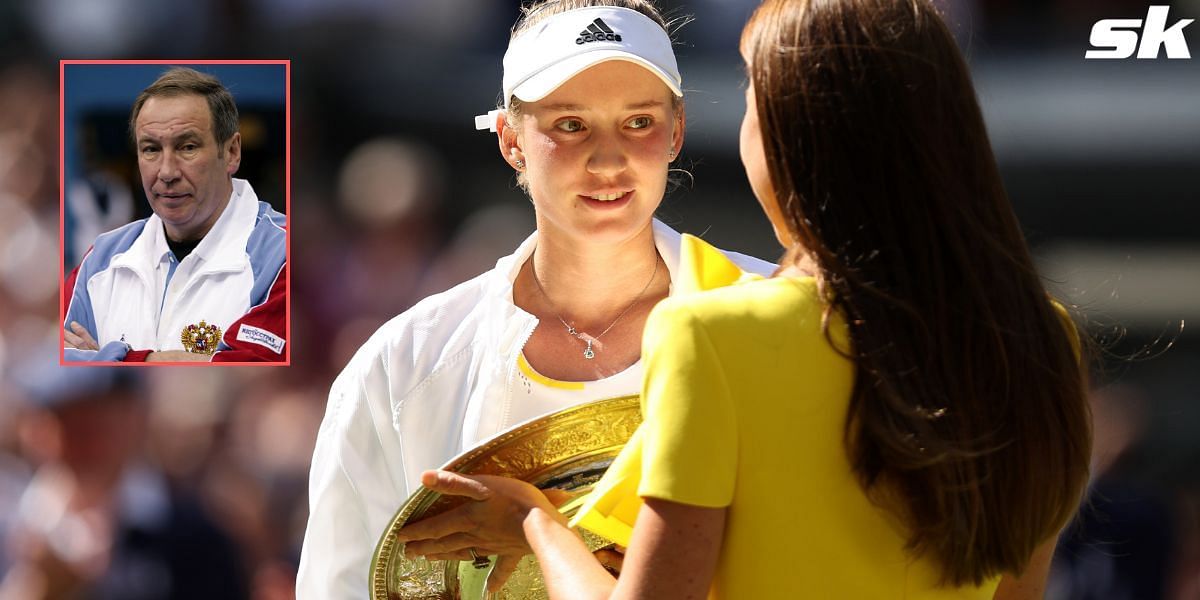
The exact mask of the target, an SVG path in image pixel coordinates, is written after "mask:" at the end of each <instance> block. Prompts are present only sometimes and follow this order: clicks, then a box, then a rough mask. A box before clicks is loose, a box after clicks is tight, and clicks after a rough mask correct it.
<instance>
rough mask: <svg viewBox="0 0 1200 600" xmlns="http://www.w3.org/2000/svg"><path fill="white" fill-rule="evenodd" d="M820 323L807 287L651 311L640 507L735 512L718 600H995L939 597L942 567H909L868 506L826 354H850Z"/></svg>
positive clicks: (985, 590)
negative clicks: (659, 503)
mask: <svg viewBox="0 0 1200 600" xmlns="http://www.w3.org/2000/svg"><path fill="white" fill-rule="evenodd" d="M823 310H824V306H823V304H822V303H821V302H820V300H819V296H818V292H817V285H816V281H815V280H814V279H813V278H811V277H806V278H790V277H778V278H773V279H767V280H759V281H752V282H748V283H743V284H740V285H735V286H731V287H726V288H720V289H716V290H710V291H707V292H703V293H699V294H693V295H687V296H681V297H677V298H671V299H669V300H667V301H665V302H663V303H662V304H661V305H660V306H659V307H658V308H656V309H655V311H654V313H653V314H652V316H651V318H650V321H649V322H648V323H647V328H646V337H645V341H644V345H645V349H644V353H645V354H644V356H645V360H646V361H647V372H648V373H650V374H652V377H651V379H649V380H648V381H647V382H646V384H645V389H644V398H643V401H644V403H645V406H644V410H645V412H646V424H645V425H644V426H643V431H642V433H641V436H642V439H641V440H640V443H641V444H642V448H641V450H642V460H641V461H640V466H641V469H642V470H643V471H642V473H640V483H639V484H638V487H637V493H638V495H640V496H643V497H651V498H660V499H665V500H672V501H676V502H682V503H686V504H692V505H699V506H713V507H719V506H728V507H729V512H728V521H727V527H726V530H725V540H724V543H723V547H722V549H721V555H720V559H719V561H718V567H717V573H716V577H715V578H714V580H713V588H712V589H713V595H714V596H715V597H720V598H796V597H811V598H833V597H837V598H972V597H978V598H991V597H992V594H993V592H994V590H995V587H996V581H997V580H996V579H991V580H988V581H986V582H985V583H984V585H983V586H982V587H980V588H943V587H939V586H938V581H939V578H940V571H939V567H938V566H937V564H936V563H934V562H933V561H932V560H930V559H928V558H925V559H919V558H913V557H912V556H911V554H910V553H909V552H907V551H906V550H905V544H906V540H907V536H908V534H907V532H905V531H903V530H902V529H901V526H900V525H898V524H897V523H896V519H895V518H894V516H893V515H892V514H891V513H889V512H887V511H885V510H883V509H881V508H880V507H878V506H876V505H874V504H872V503H871V501H870V500H869V499H868V498H867V496H866V494H865V493H864V492H863V489H862V486H861V484H860V483H859V481H858V479H857V478H856V477H855V475H854V473H853V472H852V470H851V468H850V463H849V460H848V458H847V455H846V445H845V439H844V435H843V433H844V431H845V428H844V426H845V419H846V411H847V406H848V404H849V400H850V396H851V393H852V390H853V386H854V366H853V363H852V362H851V361H849V360H848V359H846V358H845V357H844V356H843V355H842V354H840V353H839V352H838V351H837V350H836V349H835V348H834V346H833V345H832V344H831V342H830V341H829V339H832V340H834V343H836V344H838V345H839V346H841V345H843V344H845V343H846V336H845V326H844V323H842V322H841V320H840V319H836V318H835V319H833V320H832V322H831V323H830V324H829V327H828V329H829V332H830V336H829V338H828V339H827V337H826V335H825V333H824V332H823V329H822V314H823ZM636 468H637V467H634V469H635V470H636ZM632 475H633V476H634V477H637V476H638V474H636V473H634V474H632ZM617 477H619V476H617ZM600 504H603V501H602V500H601V501H600Z"/></svg>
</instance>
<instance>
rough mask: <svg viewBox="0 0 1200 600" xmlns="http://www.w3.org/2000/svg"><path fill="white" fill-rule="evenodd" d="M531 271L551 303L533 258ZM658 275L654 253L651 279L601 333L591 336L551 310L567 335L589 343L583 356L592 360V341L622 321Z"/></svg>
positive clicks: (547, 301)
mask: <svg viewBox="0 0 1200 600" xmlns="http://www.w3.org/2000/svg"><path fill="white" fill-rule="evenodd" d="M529 273H530V274H531V275H533V283H534V284H535V285H537V288H538V291H539V292H541V293H542V297H543V298H545V299H546V303H547V304H549V303H550V296H548V295H547V294H546V289H545V288H543V287H542V282H541V281H538V276H537V269H535V268H534V266H533V261H532V260H530V261H529ZM657 276H658V255H657V254H655V255H654V271H653V272H651V273H650V281H647V282H646V285H645V286H644V287H643V288H642V291H640V292H638V295H637V297H636V298H634V299H633V302H630V303H629V306H626V307H625V310H623V311H621V314H619V315H617V318H615V319H613V320H612V323H609V324H608V327H605V328H604V331H601V332H600V335H597V336H591V335H588V334H586V333H583V332H581V331H579V330H577V329H575V328H574V327H572V326H571V325H569V324H568V323H567V321H566V319H564V318H562V315H559V314H558V311H555V310H554V307H551V308H550V312H553V313H554V316H555V317H558V322H559V323H562V324H563V327H566V328H567V335H569V336H571V337H573V338H575V339H578V340H579V341H581V342H584V343H586V344H587V348H584V350H583V357H584V358H586V359H588V360H592V359H593V358H596V352H595V351H594V350H592V342H598V341H600V338H602V337H604V334H606V333H608V332H609V330H611V329H612V328H613V326H614V325H616V324H617V321H620V320H621V317H624V316H625V313H627V312H629V310H630V309H632V308H633V305H635V304H637V303H638V300H641V299H642V296H644V295H645V294H646V290H648V289H650V284H652V283H654V278H655V277H657Z"/></svg>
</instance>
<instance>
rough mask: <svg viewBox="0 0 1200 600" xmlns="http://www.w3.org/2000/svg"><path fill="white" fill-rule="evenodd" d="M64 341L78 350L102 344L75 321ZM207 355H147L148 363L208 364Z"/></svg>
mask: <svg viewBox="0 0 1200 600" xmlns="http://www.w3.org/2000/svg"><path fill="white" fill-rule="evenodd" d="M63 340H64V341H65V342H66V345H67V347H68V348H74V349H76V350H99V349H100V344H98V343H97V342H96V339H95V338H93V337H92V334H91V333H89V332H88V330H87V328H86V327H84V326H83V325H80V324H79V323H77V322H75V321H71V326H70V327H69V328H67V329H64V330H63ZM208 360H209V359H208V355H207V354H195V353H192V352H185V351H183V350H164V351H154V352H151V353H149V354H147V355H146V362H208Z"/></svg>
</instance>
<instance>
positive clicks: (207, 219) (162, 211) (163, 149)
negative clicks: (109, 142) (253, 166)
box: [134, 94, 242, 241]
mask: <svg viewBox="0 0 1200 600" xmlns="http://www.w3.org/2000/svg"><path fill="white" fill-rule="evenodd" d="M134 134H135V136H136V140H137V153H138V171H139V172H140V173H141V177H142V188H143V189H145V191H146V199H148V200H149V201H150V208H152V209H153V210H154V214H156V215H158V217H159V218H160V219H162V221H163V224H164V225H165V227H166V233H167V237H168V238H170V239H171V240H174V241H192V240H199V239H200V238H203V237H204V235H205V234H207V233H208V230H209V229H212V226H213V224H214V223H216V222H217V218H218V217H220V216H221V212H222V211H223V210H225V205H227V204H228V203H229V196H230V195H231V194H232V193H233V183H232V181H231V180H230V177H231V176H232V175H233V174H234V173H236V172H237V169H238V165H239V164H240V163H241V158H242V153H241V137H240V134H237V133H235V134H233V136H232V137H231V138H229V139H228V140H226V141H225V143H224V144H221V145H218V144H217V140H216V138H215V137H214V135H213V128H212V115H211V114H210V113H209V109H208V103H207V102H206V101H205V99H204V98H203V97H202V96H199V95H195V94H185V95H181V96H155V97H152V98H150V99H149V100H147V101H146V103H145V104H143V105H142V110H141V112H139V113H138V116H137V120H136V122H135V124H134Z"/></svg>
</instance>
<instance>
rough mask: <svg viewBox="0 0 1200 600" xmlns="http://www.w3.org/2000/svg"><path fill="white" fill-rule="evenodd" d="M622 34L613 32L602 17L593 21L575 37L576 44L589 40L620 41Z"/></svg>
mask: <svg viewBox="0 0 1200 600" xmlns="http://www.w3.org/2000/svg"><path fill="white" fill-rule="evenodd" d="M619 41H621V34H619V33H615V32H613V30H612V28H611V27H609V26H608V25H607V24H605V22H604V21H603V20H602V19H596V20H595V21H592V24H591V25H588V26H587V29H584V30H583V31H580V32H579V37H577V38H575V43H576V44H586V43H588V42H619Z"/></svg>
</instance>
